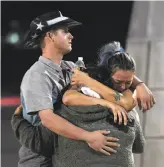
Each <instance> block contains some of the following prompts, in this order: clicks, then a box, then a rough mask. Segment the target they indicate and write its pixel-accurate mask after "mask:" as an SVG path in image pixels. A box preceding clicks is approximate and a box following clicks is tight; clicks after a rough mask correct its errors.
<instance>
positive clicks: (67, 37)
mask: <svg viewBox="0 0 164 167" xmlns="http://www.w3.org/2000/svg"><path fill="white" fill-rule="evenodd" d="M53 37H54V38H53V42H54V47H55V48H57V49H58V50H59V51H60V52H62V53H63V55H64V54H67V53H69V52H70V51H71V50H72V39H73V36H72V35H71V33H70V32H69V30H68V27H66V26H62V27H60V28H58V29H57V30H56V31H55V32H54V33H53Z"/></svg>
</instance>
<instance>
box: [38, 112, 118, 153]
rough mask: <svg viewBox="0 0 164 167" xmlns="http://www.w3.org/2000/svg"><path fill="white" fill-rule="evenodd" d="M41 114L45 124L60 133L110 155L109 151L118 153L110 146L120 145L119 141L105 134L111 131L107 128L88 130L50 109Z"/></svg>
mask: <svg viewBox="0 0 164 167" xmlns="http://www.w3.org/2000/svg"><path fill="white" fill-rule="evenodd" d="M39 116H40V119H41V122H42V124H43V126H45V127H47V128H48V129H50V130H51V131H53V132H55V133H56V134H58V135H61V136H64V137H67V138H70V139H74V140H82V141H85V142H87V143H88V145H89V146H90V147H91V148H92V149H94V150H95V151H99V152H102V153H104V154H106V155H110V154H109V152H113V153H116V151H115V150H114V149H112V148H110V147H109V146H115V147H118V146H119V145H118V144H117V143H114V142H116V141H118V139H117V138H114V137H107V136H104V135H105V134H108V133H109V132H108V131H106V130H102V131H101V130H97V131H94V132H88V131H86V130H83V129H81V128H79V127H77V126H75V125H73V124H71V123H70V122H68V121H67V120H65V119H63V118H62V117H60V116H58V115H57V114H54V113H53V111H52V110H50V109H47V110H41V111H39ZM109 141H110V142H109ZM111 142H112V143H111ZM104 148H105V149H104Z"/></svg>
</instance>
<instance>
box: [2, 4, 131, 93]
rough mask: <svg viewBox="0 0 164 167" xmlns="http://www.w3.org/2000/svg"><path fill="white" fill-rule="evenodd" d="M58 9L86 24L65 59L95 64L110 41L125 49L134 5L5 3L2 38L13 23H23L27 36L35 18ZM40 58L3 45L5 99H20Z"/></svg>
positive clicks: (26, 51) (77, 31) (36, 52)
mask: <svg viewBox="0 0 164 167" xmlns="http://www.w3.org/2000/svg"><path fill="white" fill-rule="evenodd" d="M56 9H59V10H60V11H61V12H62V14H63V15H64V16H68V17H71V18H73V19H75V20H77V21H80V22H82V23H83V26H81V27H78V28H75V29H74V30H73V31H72V34H73V35H74V40H73V50H72V52H71V53H69V54H68V55H66V56H65V57H64V59H66V60H72V61H76V60H77V57H80V56H82V57H84V61H85V63H89V62H92V61H94V60H95V58H96V52H97V50H98V48H99V47H100V46H101V45H103V44H104V43H106V42H108V41H112V40H118V41H120V42H121V43H122V45H123V46H125V40H126V36H127V32H128V25H129V19H130V14H131V9H132V2H119V1H116V2H110V1H109V2H108V1H104V2H98V1H95V2H94V1H91V2H84V1H81V2H76V1H74V2H73V1H72V2H52V1H49V2H42V1H41V2H2V10H1V11H2V15H1V17H2V23H1V25H2V36H5V35H6V34H7V32H8V31H9V23H10V21H11V20H18V21H20V26H21V30H22V31H23V32H25V31H26V30H27V29H28V28H29V24H30V22H31V21H32V19H33V18H34V17H36V16H38V15H40V14H43V13H46V12H49V11H53V10H56ZM39 55H40V51H39V50H23V49H15V48H13V47H11V46H8V45H3V47H2V96H6V95H19V86H20V83H21V79H22V77H23V75H24V73H25V72H26V70H27V69H28V68H29V67H30V66H31V65H32V64H33V63H34V62H35V61H36V60H37V59H38V57H39Z"/></svg>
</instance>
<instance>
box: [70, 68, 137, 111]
mask: <svg viewBox="0 0 164 167" xmlns="http://www.w3.org/2000/svg"><path fill="white" fill-rule="evenodd" d="M71 84H72V85H73V86H74V85H85V86H87V87H89V88H90V89H92V90H94V91H95V92H97V93H98V94H100V95H101V96H102V97H103V98H104V99H105V100H107V101H110V102H113V103H115V104H118V105H120V106H122V107H124V108H125V109H126V110H127V111H130V110H131V109H132V108H134V106H135V104H134V100H133V98H132V92H131V91H130V90H127V91H126V92H125V93H124V94H121V93H119V92H117V91H115V90H113V89H111V88H109V87H107V86H105V85H103V84H102V83H100V82H98V81H97V80H95V79H93V78H91V77H89V76H87V75H86V74H85V73H83V72H80V71H78V70H75V75H74V76H72V83H71ZM67 95H68V94H67ZM69 95H70V93H69Z"/></svg>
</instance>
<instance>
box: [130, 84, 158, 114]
mask: <svg viewBox="0 0 164 167" xmlns="http://www.w3.org/2000/svg"><path fill="white" fill-rule="evenodd" d="M133 98H135V101H136V102H137V103H138V107H139V109H140V110H141V109H143V111H146V110H149V109H151V108H152V107H153V105H154V104H155V103H156V102H155V98H154V96H153V94H152V92H151V91H150V89H149V88H148V87H147V86H146V85H145V84H144V83H141V84H138V85H137V87H136V93H135V94H134V96H133Z"/></svg>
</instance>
